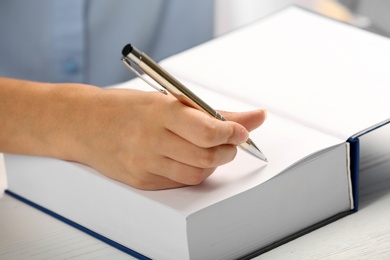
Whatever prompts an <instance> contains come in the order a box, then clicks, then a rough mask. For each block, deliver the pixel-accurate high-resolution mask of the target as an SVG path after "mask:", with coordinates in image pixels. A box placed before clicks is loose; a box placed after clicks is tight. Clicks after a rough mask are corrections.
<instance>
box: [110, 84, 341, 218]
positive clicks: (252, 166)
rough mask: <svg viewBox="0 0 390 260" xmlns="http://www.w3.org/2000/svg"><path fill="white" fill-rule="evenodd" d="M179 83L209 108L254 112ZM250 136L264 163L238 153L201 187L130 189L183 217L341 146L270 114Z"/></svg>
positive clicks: (337, 141) (319, 134)
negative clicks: (160, 189) (179, 213)
mask: <svg viewBox="0 0 390 260" xmlns="http://www.w3.org/2000/svg"><path fill="white" fill-rule="evenodd" d="M183 83H184V84H185V85H186V86H187V87H188V88H189V89H191V90H192V91H193V92H194V93H196V94H197V95H198V96H199V97H201V98H202V99H203V100H205V101H206V102H208V103H209V104H210V105H211V106H212V107H215V108H220V109H223V110H227V111H245V110H251V109H256V108H255V107H253V106H250V105H248V104H245V103H242V102H240V101H239V100H237V99H233V98H229V97H223V96H221V95H220V94H217V93H216V92H213V91H210V90H207V89H205V88H202V87H200V86H197V85H195V84H193V83H190V82H185V81H183ZM115 87H119V88H133V89H140V90H150V87H149V86H147V85H146V84H145V83H143V82H142V81H140V80H139V79H135V80H132V81H130V82H126V83H124V84H121V85H116V86H115ZM250 137H251V139H252V140H253V141H254V142H255V143H256V144H257V145H258V146H259V148H260V149H261V150H262V152H264V153H265V155H266V156H267V158H268V160H269V162H268V163H264V162H263V161H261V160H259V159H257V158H254V157H253V156H251V155H249V154H247V153H245V152H243V151H241V150H239V151H238V154H237V157H236V158H235V159H234V160H233V161H232V162H231V163H229V164H226V165H224V166H222V167H219V168H218V169H217V170H216V172H215V173H214V174H213V175H212V176H211V177H209V178H208V179H207V180H206V181H205V182H204V183H202V184H201V185H198V186H194V187H185V188H180V189H172V190H164V191H157V192H155V191H152V192H149V191H141V190H135V189H134V190H135V191H136V192H137V193H140V194H142V195H144V196H146V197H149V198H151V199H153V200H156V201H158V202H161V203H162V204H165V205H167V206H169V207H172V208H174V209H177V210H178V211H180V212H182V213H183V214H186V215H187V214H188V215H190V214H191V213H193V212H196V211H197V210H199V209H202V208H205V207H207V206H209V205H212V204H214V203H216V202H219V201H222V200H224V199H226V198H228V197H231V196H234V195H236V194H239V193H241V192H243V191H246V190H248V189H250V188H252V187H255V186H257V185H259V184H261V183H263V182H265V181H267V180H269V179H271V178H273V177H274V176H276V175H277V174H278V173H280V172H281V171H283V170H284V169H286V168H287V167H289V166H290V165H292V164H294V163H295V162H297V161H299V160H301V159H302V158H304V157H306V156H308V155H310V154H311V153H313V152H314V151H320V150H322V149H325V148H328V147H330V146H334V145H337V144H340V143H343V140H342V139H338V138H335V137H332V136H329V135H325V134H323V133H320V132H318V131H316V130H313V129H310V128H307V127H305V126H302V125H300V124H297V123H295V122H293V121H290V120H287V119H284V118H281V117H279V116H277V115H275V114H272V113H269V114H268V118H267V120H266V122H265V123H264V124H263V125H262V126H261V127H260V128H258V129H257V130H255V131H253V132H251V134H250ZM172 198H175V200H172ZM194 198H196V199H194Z"/></svg>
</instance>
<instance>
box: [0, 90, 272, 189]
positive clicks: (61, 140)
mask: <svg viewBox="0 0 390 260" xmlns="http://www.w3.org/2000/svg"><path fill="white" fill-rule="evenodd" d="M29 84H33V85H34V83H29ZM35 84H38V83H35ZM30 87H34V86H30ZM35 87H37V86H35ZM40 87H42V86H41V85H40ZM36 89H46V90H45V91H44V93H41V95H40V96H38V97H39V98H38V99H39V100H40V101H39V102H34V100H35V99H34V98H31V95H30V97H29V100H30V102H29V103H34V104H31V105H34V106H31V107H30V111H25V112H26V113H29V114H30V115H29V116H25V118H27V119H28V121H29V122H25V127H24V129H25V130H26V131H27V132H29V134H27V136H29V137H30V138H28V139H26V137H25V138H24V139H25V140H27V143H25V144H20V143H17V141H14V144H15V146H12V147H13V148H12V149H13V151H11V152H17V153H27V154H35V155H45V156H51V157H56V158H60V159H64V160H72V161H77V162H81V163H84V164H87V165H90V166H92V167H93V168H95V169H97V170H98V171H100V172H101V173H103V174H105V175H106V176H108V177H110V178H113V179H116V180H118V181H120V182H123V183H126V184H128V185H131V186H133V187H136V188H140V189H148V190H155V189H166V188H175V187H181V186H186V185H196V184H199V183H201V182H202V181H203V180H205V179H206V178H207V177H208V176H209V175H210V174H212V172H214V170H215V169H216V167H218V166H220V165H222V164H225V163H227V162H229V161H231V160H233V158H234V157H235V155H236V152H237V148H236V146H237V145H238V144H240V143H243V142H245V141H246V140H247V138H248V131H250V130H252V129H254V128H256V127H258V126H260V125H261V124H262V122H263V121H264V119H265V116H266V115H265V112H264V111H262V110H257V111H252V112H245V113H227V112H223V113H222V114H223V115H224V116H225V117H226V118H227V119H228V120H231V121H228V122H222V121H220V120H217V119H214V118H212V117H210V116H209V115H207V114H205V113H204V112H201V111H198V110H196V109H193V108H190V107H187V106H185V105H183V104H182V103H180V102H179V101H177V100H176V99H175V98H174V97H172V96H170V95H169V96H165V95H161V94H160V93H157V92H142V91H136V90H124V89H109V90H105V89H100V88H96V87H93V86H87V85H80V84H59V85H55V86H53V85H44V87H43V88H36ZM27 96H28V95H27ZM27 96H26V100H28V98H27ZM20 105H21V106H23V104H22V103H20ZM19 121H20V120H19ZM233 121H236V122H233ZM21 127H23V126H21ZM31 133H34V134H35V136H34V135H32V134H31ZM25 134H26V133H25ZM15 139H17V138H15ZM0 140H1V139H0ZM8 147H9V146H8ZM15 147H19V148H16V151H15ZM0 149H1V142H0ZM12 149H11V150H12ZM5 150H7V149H5Z"/></svg>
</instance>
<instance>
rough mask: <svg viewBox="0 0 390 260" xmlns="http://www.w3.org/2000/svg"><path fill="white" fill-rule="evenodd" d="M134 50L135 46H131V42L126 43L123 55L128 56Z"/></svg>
mask: <svg viewBox="0 0 390 260" xmlns="http://www.w3.org/2000/svg"><path fill="white" fill-rule="evenodd" d="M132 50H133V46H131V44H130V43H129V44H126V46H125V47H123V49H122V55H123V56H127V55H129V53H130V52H131V51H132Z"/></svg>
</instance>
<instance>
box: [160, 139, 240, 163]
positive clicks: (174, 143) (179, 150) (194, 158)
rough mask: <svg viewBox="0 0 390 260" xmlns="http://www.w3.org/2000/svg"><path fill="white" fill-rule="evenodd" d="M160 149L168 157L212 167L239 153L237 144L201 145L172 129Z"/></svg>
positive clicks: (161, 143) (226, 161)
mask: <svg viewBox="0 0 390 260" xmlns="http://www.w3.org/2000/svg"><path fill="white" fill-rule="evenodd" d="M158 149H159V152H160V154H163V155H164V156H165V157H167V158H170V159H172V160H174V161H177V162H181V163H183V164H187V165H190V166H193V167H199V168H211V167H217V166H220V165H223V164H226V163H228V162H230V161H232V160H233V159H234V157H235V156H236V154H237V148H236V146H235V145H230V144H223V145H217V146H214V147H209V148H204V147H199V146H197V145H194V144H192V143H190V142H189V141H187V140H185V139H183V138H181V137H179V136H177V135H176V134H175V133H172V132H170V131H168V132H167V133H166V134H165V135H164V141H163V142H160V143H159V144H158Z"/></svg>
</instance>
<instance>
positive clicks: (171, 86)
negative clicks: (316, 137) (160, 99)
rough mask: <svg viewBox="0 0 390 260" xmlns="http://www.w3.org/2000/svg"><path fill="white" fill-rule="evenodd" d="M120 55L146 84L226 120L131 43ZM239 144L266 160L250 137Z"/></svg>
mask: <svg viewBox="0 0 390 260" xmlns="http://www.w3.org/2000/svg"><path fill="white" fill-rule="evenodd" d="M122 55H123V57H122V61H123V63H124V64H125V65H126V66H127V67H128V68H129V69H130V70H131V71H132V72H133V73H135V74H136V75H137V76H138V77H139V78H141V79H142V80H143V81H145V82H146V83H147V84H149V85H150V86H152V87H153V88H155V89H156V90H158V91H159V92H161V93H163V94H168V93H167V91H166V90H168V92H169V93H171V94H172V95H173V96H175V97H176V98H177V99H178V100H179V101H180V102H182V103H183V104H185V105H188V106H190V107H193V108H195V109H198V110H201V111H204V112H206V113H208V114H209V115H211V116H212V117H215V118H217V119H219V120H222V121H227V120H226V119H225V118H224V117H223V116H222V115H221V114H219V113H218V112H217V111H215V110H214V109H213V108H212V107H210V106H209V105H208V104H207V103H205V102H204V101H203V100H202V99H200V98H199V97H198V96H196V95H195V94H194V93H193V92H192V91H191V90H189V89H188V88H187V87H185V86H184V85H183V84H182V83H180V82H179V81H178V80H177V79H175V78H174V77H173V76H172V75H170V74H169V73H168V72H167V71H165V70H164V69H163V68H162V67H161V66H160V65H158V64H157V63H156V62H155V61H154V60H152V59H151V58H150V57H149V56H148V55H146V54H145V53H143V52H141V51H139V50H138V49H136V48H135V47H134V46H132V45H131V44H127V45H126V46H125V47H123V50H122ZM132 64H134V65H136V66H137V67H138V68H139V70H140V71H142V72H144V73H145V74H146V75H148V76H149V77H150V78H152V79H153V80H154V81H156V82H157V83H158V84H159V85H161V86H162V87H163V88H159V87H157V86H155V85H154V84H152V83H151V82H149V81H148V80H146V79H145V78H144V77H142V75H141V74H140V73H139V72H138V71H137V70H136V69H135V68H133V66H132ZM239 146H240V147H241V148H243V150H244V151H247V152H248V153H250V154H251V155H253V156H255V157H257V158H260V159H261V160H263V161H265V162H267V161H268V160H267V158H266V157H265V155H264V154H263V153H262V152H261V151H260V149H259V148H257V146H256V145H255V143H254V142H253V141H252V140H251V139H250V138H248V140H247V141H246V142H245V143H242V144H240V145H239Z"/></svg>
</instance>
